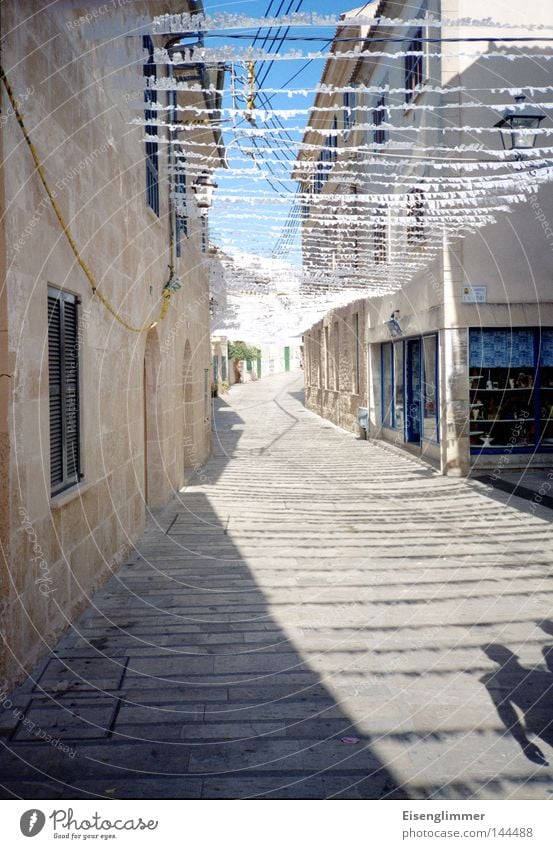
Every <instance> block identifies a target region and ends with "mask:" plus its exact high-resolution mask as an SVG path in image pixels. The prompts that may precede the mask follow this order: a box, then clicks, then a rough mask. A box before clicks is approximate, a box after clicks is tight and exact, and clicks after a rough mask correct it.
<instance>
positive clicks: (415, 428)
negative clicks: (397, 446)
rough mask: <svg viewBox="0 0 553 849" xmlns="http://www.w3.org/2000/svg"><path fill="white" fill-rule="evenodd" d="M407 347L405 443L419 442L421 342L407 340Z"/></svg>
mask: <svg viewBox="0 0 553 849" xmlns="http://www.w3.org/2000/svg"><path fill="white" fill-rule="evenodd" d="M406 346H407V362H406V364H405V365H406V368H405V371H406V382H407V392H406V396H405V438H406V440H407V442H420V441H421V341H420V339H409V340H408V341H407V342H406Z"/></svg>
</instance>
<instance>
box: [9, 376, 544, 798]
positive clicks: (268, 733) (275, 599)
mask: <svg viewBox="0 0 553 849" xmlns="http://www.w3.org/2000/svg"><path fill="white" fill-rule="evenodd" d="M302 397H303V374H302V373H301V372H293V373H291V374H284V375H279V376H274V377H268V378H265V379H264V380H262V381H259V382H256V383H250V384H245V385H239V386H235V387H233V388H232V390H231V392H230V393H229V394H228V395H226V396H224V398H222V399H218V400H217V402H216V404H217V412H216V414H215V417H214V426H215V433H214V455H213V456H212V458H211V459H210V460H209V462H208V464H207V465H206V466H205V467H204V468H203V469H200V470H198V471H197V472H196V474H195V476H194V477H193V478H192V480H191V481H190V483H189V485H188V486H187V488H186V489H185V490H184V491H183V492H182V493H180V494H179V496H178V498H177V499H174V500H173V501H172V502H171V503H170V504H169V506H168V507H166V508H165V509H164V510H163V511H162V512H161V513H160V514H158V515H156V517H155V520H152V519H151V520H150V523H149V527H148V529H147V531H146V533H145V534H144V536H143V537H142V539H141V541H140V542H139V544H138V545H137V546H136V549H135V551H134V552H133V553H132V554H131V556H130V557H129V558H128V560H127V561H126V563H125V564H124V565H123V566H122V567H121V568H120V569H119V571H118V572H117V573H116V574H115V575H114V576H113V577H112V578H111V580H110V581H109V582H108V584H106V585H105V586H104V588H103V589H102V590H101V591H100V592H98V593H97V594H96V595H95V596H94V599H93V602H92V604H91V606H90V607H89V608H88V609H87V610H86V611H85V612H84V614H83V615H82V616H81V617H80V619H78V620H77V622H76V624H75V625H73V626H71V627H70V629H69V630H68V632H67V633H66V635H65V637H64V638H63V639H62V640H61V642H60V643H59V644H58V646H57V647H56V649H55V651H53V652H51V653H50V655H49V656H48V658H47V659H46V661H45V662H44V663H43V664H42V666H41V667H40V669H39V670H37V672H36V674H35V676H33V679H35V680H33V679H29V680H28V681H27V682H26V683H25V684H24V685H23V686H22V687H20V688H19V690H18V691H16V695H15V697H13V699H12V701H13V706H12V707H11V708H10V709H6V706H5V705H4V712H3V714H2V719H1V720H0V725H1V727H2V734H3V736H2V737H1V740H2V746H3V748H4V752H3V753H2V754H1V755H0V763H1V767H2V772H3V774H4V775H5V776H9V779H8V780H6V781H5V782H4V783H5V785H6V787H7V788H9V791H4V794H5V798H9V795H6V793H7V792H11V793H12V794H14V795H15V796H19V797H24V798H68V799H75V798H81V797H91V798H93V797H105V798H108V799H109V798H249V797H255V798H319V799H321V798H346V799H347V798H352V799H359V798H363V799H378V798H396V799H402V798H410V799H421V798H429V797H431V798H435V799H469V798H485V799H493V798H502V799H506V798H511V797H512V798H541V799H543V798H550V796H551V788H552V786H553V785H552V784H551V779H552V768H551V766H548V765H546V763H545V762H550V763H553V728H552V727H551V719H550V717H551V716H552V715H553V714H552V713H551V706H552V703H553V674H552V673H551V671H549V670H548V667H547V647H548V646H549V645H550V644H552V643H553V611H552V609H551V601H552V593H551V553H552V547H553V546H552V533H551V525H550V517H551V512H550V511H549V510H548V509H547V508H543V507H539V506H538V507H536V506H535V505H532V504H531V503H529V502H527V501H523V500H521V499H518V498H514V497H512V496H509V495H507V494H502V493H497V492H494V493H490V492H489V491H488V490H487V489H486V487H485V486H484V485H482V484H479V483H476V482H471V481H466V480H456V479H451V478H447V477H443V476H441V475H439V474H437V473H435V472H434V471H432V470H431V469H430V468H428V467H427V466H425V465H423V464H421V463H419V462H417V461H414V460H410V459H409V458H407V457H405V456H400V455H399V454H396V453H394V451H393V450H392V449H387V448H383V447H376V446H375V445H373V444H371V443H367V442H364V441H361V440H359V439H356V438H355V437H354V436H352V435H351V434H349V433H346V432H344V431H341V430H339V429H338V428H336V427H334V426H333V425H331V424H329V423H328V422H326V421H324V420H323V419H320V418H318V417H317V416H316V415H314V414H313V413H311V412H309V411H307V410H306V409H305V408H304V406H303V402H302ZM552 651H553V649H552ZM552 668H553V663H552ZM16 708H19V711H21V712H24V718H23V719H21V716H22V713H19V711H15V709H16ZM14 711H15V712H14ZM521 720H523V721H524V725H523V724H522V723H521ZM506 724H507V725H509V726H512V728H513V733H512V734H509V733H508V732H507V731H506V727H505V725H506ZM524 728H526V731H525V730H524ZM526 733H528V737H526ZM45 735H51V738H54V740H53V742H52V740H50V738H45ZM47 740H50V742H48V741H47ZM58 740H59V741H60V742H57V741H58Z"/></svg>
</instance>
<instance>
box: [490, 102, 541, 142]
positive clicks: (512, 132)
mask: <svg viewBox="0 0 553 849" xmlns="http://www.w3.org/2000/svg"><path fill="white" fill-rule="evenodd" d="M525 100H526V97H525V95H524V94H517V95H516V96H515V105H514V106H509V107H507V109H506V110H505V112H504V113H503V117H502V118H501V120H500V121H498V122H497V124H494V126H495V127H497V128H498V129H499V130H500V131H501V141H502V142H503V148H504V149H505V150H514V151H517V150H529V149H531V148H533V147H534V145H535V144H536V136H537V133H529V132H521V130H537V129H538V127H539V125H540V124H541V122H542V121H543V119H544V118H545V115H544V114H543V113H542V112H538V110H537V109H535V108H534V107H533V106H530V105H529V104H525V102H524V101H525Z"/></svg>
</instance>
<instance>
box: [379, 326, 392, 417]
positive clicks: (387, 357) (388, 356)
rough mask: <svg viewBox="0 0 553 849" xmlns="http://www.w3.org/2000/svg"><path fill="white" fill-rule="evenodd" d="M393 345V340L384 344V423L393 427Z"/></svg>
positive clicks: (382, 369)
mask: <svg viewBox="0 0 553 849" xmlns="http://www.w3.org/2000/svg"><path fill="white" fill-rule="evenodd" d="M393 372H394V365H393V346H392V343H391V342H386V343H385V344H384V345H382V368H381V374H382V424H383V425H384V427H393V426H394V422H393V396H392V386H393Z"/></svg>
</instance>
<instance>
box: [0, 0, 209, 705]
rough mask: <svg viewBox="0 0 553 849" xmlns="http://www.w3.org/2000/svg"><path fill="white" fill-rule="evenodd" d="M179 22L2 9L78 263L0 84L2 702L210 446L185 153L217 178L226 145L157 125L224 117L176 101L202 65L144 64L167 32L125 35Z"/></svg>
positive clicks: (204, 323)
mask: <svg viewBox="0 0 553 849" xmlns="http://www.w3.org/2000/svg"><path fill="white" fill-rule="evenodd" d="M183 8H184V9H186V3H185V4H184V6H183V3H177V2H174V0H155V2H145V0H144V2H140V0H139V2H133V3H130V4H129V3H126V4H125V3H118V4H109V3H106V4H104V5H103V6H101V7H98V6H94V8H92V6H87V4H83V3H78V2H71V0H70V2H64V3H61V4H60V3H54V4H49V5H47V6H44V7H43V8H37V4H36V3H34V2H30V0H21V2H17V3H5V4H3V7H2V17H3V20H2V23H3V32H4V39H3V43H2V64H3V69H4V71H5V73H6V75H7V80H8V82H9V85H10V86H11V89H12V91H13V95H14V98H15V99H16V100H17V102H18V104H19V109H20V112H21V115H22V117H23V120H24V123H25V127H26V130H27V132H28V133H29V136H30V139H31V140H32V143H33V145H34V148H35V150H36V155H37V156H38V157H39V159H40V161H41V163H42V167H43V172H44V176H45V179H46V181H47V183H48V186H49V187H50V189H51V191H52V194H53V196H54V197H53V200H54V202H55V204H56V205H57V208H58V210H59V211H60V213H61V215H62V217H63V221H64V223H65V225H66V226H67V227H68V228H69V230H70V232H71V236H72V238H73V240H74V246H75V250H73V249H72V247H71V245H70V243H69V241H68V239H67V238H66V235H64V231H63V229H62V226H61V223H60V221H59V220H58V218H57V217H56V212H55V210H54V209H53V206H52V203H51V201H50V200H49V198H48V196H47V194H46V191H45V188H44V186H43V184H42V183H41V180H40V178H39V174H38V173H37V170H36V168H35V164H34V163H33V159H32V156H31V151H30V149H29V147H28V145H27V144H26V142H25V140H24V136H23V134H22V130H21V127H20V126H19V124H18V121H17V120H16V117H15V115H14V107H13V105H12V103H11V102H10V100H9V99H8V96H7V92H6V89H5V88H4V87H3V86H2V85H1V84H0V89H1V98H2V99H1V106H2V114H1V119H0V161H2V163H3V170H2V175H1V178H0V192H1V195H2V202H3V208H4V210H5V214H4V215H3V218H2V224H1V227H0V239H1V240H2V250H0V256H1V257H2V259H1V263H2V266H1V268H0V275H1V296H0V314H1V324H0V326H1V331H2V332H1V334H0V372H1V376H0V381H1V389H2V391H1V394H0V398H1V450H0V463H1V475H0V478H1V480H2V488H1V491H0V516H1V519H0V522H1V525H0V532H1V543H2V562H1V564H0V616H1V619H2V633H3V637H4V643H3V644H2V645H1V646H0V689H1V688H2V687H9V686H10V685H12V684H13V683H14V682H15V681H16V680H17V679H18V678H21V677H22V676H23V675H24V674H25V672H28V671H29V669H30V668H31V667H32V666H33V665H34V664H35V663H36V662H37V660H38V659H39V658H40V657H41V655H42V654H43V653H44V652H45V651H47V649H48V648H49V647H50V646H51V645H53V644H54V642H55V640H56V638H57V636H58V635H59V634H60V633H61V632H62V631H63V630H64V629H65V628H66V627H67V625H68V623H70V622H71V621H72V620H73V619H74V617H75V616H76V615H77V614H78V613H79V611H80V610H82V609H83V607H84V605H85V604H86V602H87V600H88V598H89V597H90V594H91V593H92V591H93V590H94V589H95V588H97V587H98V586H99V585H100V584H101V583H102V582H103V581H104V580H105V579H106V578H107V577H108V576H109V575H110V574H111V571H112V570H113V568H114V567H115V566H116V565H117V563H118V562H120V561H121V560H122V559H123V558H124V557H125V556H126V553H127V552H128V550H129V548H130V546H132V544H133V542H134V541H135V540H136V539H137V537H138V536H139V534H140V533H141V531H142V530H143V528H144V522H145V516H146V514H147V513H148V512H149V511H150V510H151V509H156V508H158V507H160V506H162V505H163V504H165V503H166V502H167V500H168V499H169V498H170V496H171V495H172V493H174V492H175V491H177V490H178V489H179V487H180V486H181V485H182V483H183V481H184V480H185V470H186V468H187V467H190V466H197V465H200V464H201V463H202V462H204V460H205V459H206V458H207V456H208V454H209V451H210V410H211V404H210V382H211V379H210V375H211V352H210V345H209V297H210V296H209V281H208V273H207V253H206V251H207V238H208V235H207V229H206V228H207V221H206V219H205V218H204V217H202V216H200V215H199V213H198V210H197V206H196V200H195V197H194V192H193V185H192V184H193V182H194V180H195V179H196V175H197V170H196V172H194V169H193V168H192V165H190V168H188V165H187V160H186V154H187V149H189V148H190V146H191V145H193V144H194V143H201V144H202V145H204V146H205V145H207V154H206V155H207V156H208V157H209V160H208V166H209V168H210V167H211V163H212V164H213V165H212V167H216V166H219V164H220V155H221V149H220V147H221V140H220V136H219V135H217V133H216V132H214V131H213V130H211V129H210V128H209V127H206V126H203V127H198V128H194V129H192V130H189V135H188V136H187V139H188V148H187V145H186V143H185V144H181V143H180V141H179V139H181V138H182V137H183V136H182V134H181V135H180V136H179V135H178V134H177V133H176V132H175V131H173V130H172V129H171V127H170V126H164V127H161V126H157V124H156V121H157V117H156V116H158V115H159V114H163V119H164V120H165V123H166V124H169V125H170V124H172V123H183V122H184V123H186V122H187V121H189V120H190V116H191V115H195V112H194V110H193V109H187V107H197V106H203V107H204V108H205V106H206V104H207V107H208V108H210V109H216V108H217V106H218V103H217V98H214V97H213V96H212V95H209V97H208V99H207V100H206V97H205V96H204V95H203V94H202V93H201V92H199V91H196V92H190V91H187V90H186V89H187V83H186V81H187V80H189V79H190V80H191V81H192V79H193V78H194V79H195V81H196V82H197V80H198V79H203V80H204V81H209V74H210V73H211V71H210V70H208V69H206V68H205V67H203V66H202V65H201V63H194V64H193V65H183V64H180V65H179V63H178V59H177V60H176V65H171V64H170V63H168V62H166V61H164V62H163V64H156V55H155V51H156V48H167V49H168V50H169V54H168V55H169V56H172V55H173V53H174V52H176V53H178V45H179V40H178V38H175V36H174V35H173V36H171V37H169V36H162V35H155V36H148V35H134V34H133V33H134V32H135V30H136V26H137V22H138V21H140V22H141V23H143V21H144V20H148V19H151V18H152V17H153V16H155V15H158V14H162V13H177V12H181V11H183ZM189 8H190V10H191V11H198V10H199V8H200V6H199V4H198V2H196V0H194V2H190V4H189ZM87 10H88V11H87ZM96 26H97V27H99V28H100V30H101V28H102V27H104V33H105V31H106V28H107V31H109V32H110V33H113V36H111V37H109V38H107V37H105V35H104V37H100V36H96V35H95V29H94V28H95V27H96ZM100 30H99V31H100ZM141 31H142V30H141ZM188 35H190V34H188ZM44 45H46V48H45V47H44ZM171 69H173V70H174V74H173V75H171ZM217 73H218V74H219V75H220V71H218V70H217ZM160 78H163V81H164V82H165V83H166V86H165V90H162V91H157V90H156V88H155V85H156V79H160ZM173 81H174V85H175V87H174V89H173V88H172V86H171V83H172V82H173ZM179 81H180V83H181V84H180V85H179ZM183 81H184V84H182V83H183ZM219 82H220V76H219ZM217 87H218V88H221V86H220V85H219V86H217ZM177 89H178V90H177ZM153 101H158V102H160V103H161V104H162V106H163V113H159V112H158V111H156V110H155V109H154V108H153V106H152V103H153ZM137 116H138V117H141V116H142V117H143V118H145V119H146V122H147V126H146V127H144V126H139V125H137V124H135V125H133V124H132V123H131V122H133V120H134V119H136V117H137ZM202 150H206V148H205V147H203V148H202ZM191 162H193V160H191ZM209 168H208V169H207V170H208V171H209ZM187 169H188V170H187ZM76 251H77V252H78V256H77V255H76ZM83 266H84V268H83ZM170 266H172V270H170V268H169V267H170ZM85 268H86V269H89V271H90V278H92V280H93V281H94V283H93V282H91V279H90V278H89V277H87V273H86V271H85ZM94 286H97V289H96V290H95V289H94V288H93V287H94ZM168 294H170V298H169V300H168V304H167V295H168Z"/></svg>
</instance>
